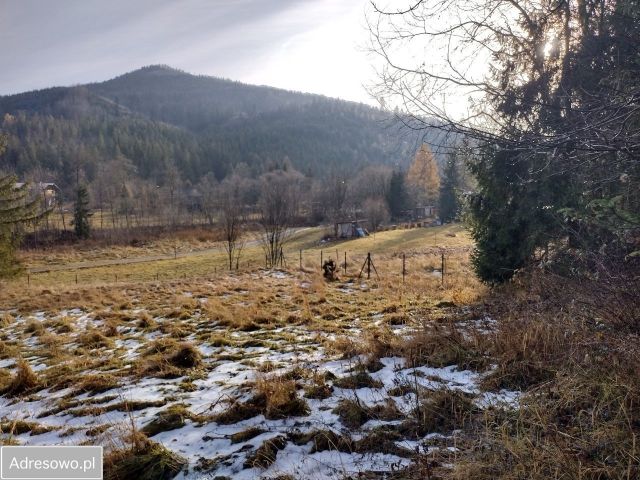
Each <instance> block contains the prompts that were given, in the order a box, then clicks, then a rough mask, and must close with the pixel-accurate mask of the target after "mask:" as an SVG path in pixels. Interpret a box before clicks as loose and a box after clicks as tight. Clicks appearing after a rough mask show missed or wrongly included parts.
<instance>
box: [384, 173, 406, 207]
mask: <svg viewBox="0 0 640 480" xmlns="http://www.w3.org/2000/svg"><path fill="white" fill-rule="evenodd" d="M387 205H389V213H391V217H392V218H400V217H401V216H402V213H403V212H404V211H405V210H406V209H407V208H408V207H409V195H408V193H407V186H406V185H405V182H404V173H402V172H401V171H398V170H396V171H394V172H393V173H392V174H391V179H390V180H389V190H388V191H387Z"/></svg>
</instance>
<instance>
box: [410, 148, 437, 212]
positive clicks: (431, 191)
mask: <svg viewBox="0 0 640 480" xmlns="http://www.w3.org/2000/svg"><path fill="white" fill-rule="evenodd" d="M407 183H408V184H409V185H410V186H411V187H413V188H414V190H415V191H416V199H417V200H419V201H421V202H426V203H428V204H429V205H435V203H436V202H437V200H438V195H439V191H440V174H439V173H438V165H437V163H436V159H435V157H434V156H433V153H432V152H431V149H430V148H429V147H428V146H427V145H426V144H424V143H423V144H422V146H421V147H420V149H419V150H418V151H417V153H416V156H415V158H414V159H413V163H412V164H411V166H410V167H409V171H408V172H407Z"/></svg>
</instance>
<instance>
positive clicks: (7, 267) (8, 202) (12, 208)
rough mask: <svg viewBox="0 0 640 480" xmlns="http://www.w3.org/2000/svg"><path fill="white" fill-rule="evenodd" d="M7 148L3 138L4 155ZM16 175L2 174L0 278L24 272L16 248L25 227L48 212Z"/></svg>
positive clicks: (1, 145) (0, 149)
mask: <svg viewBox="0 0 640 480" xmlns="http://www.w3.org/2000/svg"><path fill="white" fill-rule="evenodd" d="M3 149H4V143H3V138H2V137H0V154H1V153H2V151H3ZM16 180H17V179H16V177H15V176H13V175H5V176H0V278H6V277H11V276H13V275H16V274H17V273H19V272H20V270H21V267H20V263H19V262H18V260H17V259H16V258H15V250H16V248H17V247H18V245H19V244H20V239H21V235H22V233H23V227H24V226H25V225H27V224H29V223H31V222H35V221H37V220H39V219H40V218H41V217H42V216H43V215H44V214H46V213H47V212H38V208H37V207H38V203H39V200H38V198H35V199H33V200H31V199H29V186H28V185H27V184H22V185H18V184H17V183H16Z"/></svg>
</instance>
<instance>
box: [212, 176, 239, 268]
mask: <svg viewBox="0 0 640 480" xmlns="http://www.w3.org/2000/svg"><path fill="white" fill-rule="evenodd" d="M241 186H242V182H241V181H240V178H238V177H236V176H232V177H229V178H227V179H225V181H224V182H222V184H221V185H220V188H219V196H218V198H219V203H218V205H219V208H220V224H221V226H222V230H223V232H224V247H225V250H226V252H227V257H228V260H229V270H232V269H233V266H234V263H235V265H236V268H237V266H238V264H239V263H240V255H241V254H242V250H243V248H244V241H243V230H244V225H245V216H244V206H243V203H242V191H241Z"/></svg>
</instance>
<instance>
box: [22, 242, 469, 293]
mask: <svg viewBox="0 0 640 480" xmlns="http://www.w3.org/2000/svg"><path fill="white" fill-rule="evenodd" d="M469 250H470V249H469V248H467V247H464V248H455V247H454V248H450V249H444V248H440V249H437V250H433V251H427V252H414V253H411V254H409V255H408V254H407V253H405V252H402V253H396V254H394V255H391V258H393V257H397V258H398V259H399V263H398V264H397V265H398V267H397V268H398V270H395V269H394V268H389V264H388V262H385V264H384V265H383V266H384V268H383V269H382V270H381V271H378V268H377V266H376V263H375V255H374V254H372V253H370V252H369V253H367V254H366V255H365V254H357V253H356V254H353V253H349V252H348V251H347V250H344V251H343V252H340V251H339V250H338V249H336V250H335V252H334V251H333V250H329V251H330V252H331V253H330V254H329V256H327V255H326V251H325V250H324V249H320V250H315V249H313V250H307V251H305V250H303V249H297V250H290V251H287V252H284V250H281V253H280V262H279V263H280V265H281V267H284V268H287V266H288V265H290V263H291V262H287V257H289V259H290V258H291V256H292V255H295V254H296V253H297V256H298V269H299V270H300V271H314V270H315V271H319V272H321V271H322V269H321V268H320V269H318V270H316V267H313V266H312V265H313V264H315V261H317V259H318V256H319V260H320V262H321V266H322V264H323V263H324V261H325V259H327V260H335V263H336V271H337V272H338V271H339V272H342V273H343V274H344V275H345V277H347V276H348V275H349V269H348V266H349V265H352V264H355V265H357V266H360V265H362V268H361V269H360V270H359V275H358V277H359V278H361V277H362V276H363V274H365V273H366V275H367V278H368V279H370V278H371V273H372V272H373V273H374V274H375V275H376V278H377V279H382V278H390V277H393V276H395V277H396V278H398V277H401V278H402V283H403V284H404V283H406V282H407V281H408V280H409V279H410V278H411V275H410V271H411V264H412V263H413V262H412V258H414V257H416V256H418V257H421V258H424V257H434V259H435V260H436V262H437V260H438V257H440V258H439V260H440V261H439V264H440V265H439V268H437V263H436V265H434V266H433V267H432V270H430V274H437V275H439V276H440V279H441V284H442V286H443V287H444V286H445V285H446V278H447V276H449V275H450V274H451V273H452V272H451V271H450V269H449V266H448V264H447V260H448V256H449V254H450V253H457V252H459V253H462V252H468V251H469ZM334 253H335V258H334V256H333V254H334ZM341 254H342V255H341ZM313 257H315V258H316V260H315V261H313ZM340 257H342V258H340ZM385 257H387V260H388V255H385ZM294 258H295V257H294ZM340 260H342V262H340ZM361 262H362V263H361ZM122 265H124V264H122ZM122 265H120V266H122ZM294 265H295V264H294ZM316 265H317V264H316ZM218 267H220V268H218ZM100 268H105V267H100ZM107 268H108V267H107ZM294 268H295V267H294ZM261 269H262V267H261V266H259V264H258V263H257V262H255V260H254V259H250V260H247V261H246V262H244V263H241V262H240V261H237V262H236V265H235V268H234V269H232V270H229V269H228V264H227V262H226V261H222V260H221V261H218V262H216V264H214V265H211V267H210V269H203V270H201V271H199V272H196V273H194V274H192V275H188V273H187V272H185V271H184V270H183V269H179V268H178V269H175V268H171V266H168V268H156V269H149V270H150V271H146V272H139V273H124V274H123V273H122V272H120V273H109V272H108V271H107V272H104V273H98V274H96V273H94V274H92V275H87V276H84V275H83V274H82V270H67V271H59V272H60V273H63V272H68V273H67V275H69V276H70V277H71V281H72V282H74V283H75V284H76V285H77V284H80V283H82V284H89V283H110V282H115V283H118V282H127V281H130V282H135V281H154V280H155V281H160V278H163V279H169V280H170V279H174V280H177V279H180V278H182V279H187V278H207V277H210V276H211V273H213V275H214V276H217V275H218V274H220V275H226V274H228V273H229V272H240V271H242V272H252V271H258V270H261ZM308 269H309V270H308ZM50 273H55V272H54V271H43V272H27V275H26V284H27V286H31V285H32V284H34V283H38V282H37V281H36V279H37V278H38V277H39V276H41V275H47V274H50ZM356 273H358V270H356V271H355V272H353V270H352V271H351V275H352V276H355V274H356ZM63 274H64V273H63ZM424 274H425V275H428V274H429V273H427V271H425V272H424ZM32 276H33V278H32ZM83 277H84V278H83ZM32 280H34V281H32Z"/></svg>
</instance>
